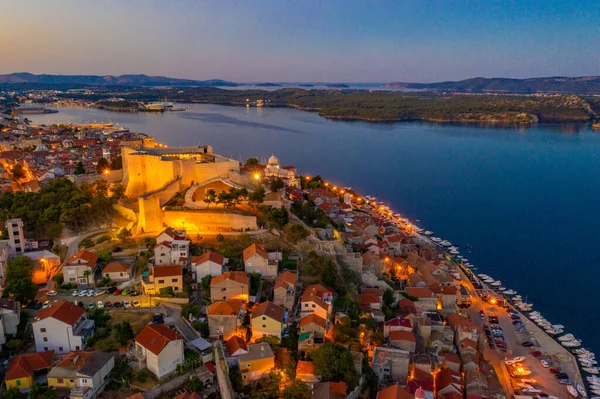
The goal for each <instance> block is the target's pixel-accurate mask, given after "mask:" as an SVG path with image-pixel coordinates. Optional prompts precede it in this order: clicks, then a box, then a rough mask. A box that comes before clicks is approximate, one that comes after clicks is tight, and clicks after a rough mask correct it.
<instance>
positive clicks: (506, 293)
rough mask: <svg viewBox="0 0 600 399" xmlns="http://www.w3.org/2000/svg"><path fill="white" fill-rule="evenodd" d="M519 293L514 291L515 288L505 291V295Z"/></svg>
mask: <svg viewBox="0 0 600 399" xmlns="http://www.w3.org/2000/svg"><path fill="white" fill-rule="evenodd" d="M516 293H517V291H513V290H506V291H504V292H503V294H504V295H515V294H516Z"/></svg>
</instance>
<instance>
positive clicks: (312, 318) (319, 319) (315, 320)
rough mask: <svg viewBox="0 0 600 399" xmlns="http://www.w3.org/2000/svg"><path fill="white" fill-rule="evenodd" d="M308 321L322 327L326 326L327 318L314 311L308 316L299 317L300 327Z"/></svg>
mask: <svg viewBox="0 0 600 399" xmlns="http://www.w3.org/2000/svg"><path fill="white" fill-rule="evenodd" d="M310 323H315V324H316V325H318V326H321V327H323V328H326V327H327V320H325V319H324V318H322V317H321V316H318V315H316V314H314V313H311V314H309V315H308V316H305V317H303V318H301V319H300V327H304V326H305V325H307V324H310Z"/></svg>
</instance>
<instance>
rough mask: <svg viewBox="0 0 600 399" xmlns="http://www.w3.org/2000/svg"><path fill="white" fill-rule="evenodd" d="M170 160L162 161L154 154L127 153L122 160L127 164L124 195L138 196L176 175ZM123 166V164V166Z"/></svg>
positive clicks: (156, 187)
mask: <svg viewBox="0 0 600 399" xmlns="http://www.w3.org/2000/svg"><path fill="white" fill-rule="evenodd" d="M174 163H175V162H172V161H163V160H162V159H161V157H159V156H155V155H143V154H138V155H128V156H127V159H126V160H125V159H124V160H123V165H125V164H127V189H126V190H125V195H127V196H128V197H138V196H140V195H142V194H144V193H145V192H148V191H152V190H157V189H159V188H161V187H162V186H164V185H165V184H166V183H167V182H169V181H171V180H173V179H174V178H175V177H177V174H176V173H174V168H173V164H174ZM124 167H125V166H124Z"/></svg>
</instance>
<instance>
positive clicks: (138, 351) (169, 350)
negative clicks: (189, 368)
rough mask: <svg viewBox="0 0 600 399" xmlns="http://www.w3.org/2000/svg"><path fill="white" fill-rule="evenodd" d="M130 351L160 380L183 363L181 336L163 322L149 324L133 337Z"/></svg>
mask: <svg viewBox="0 0 600 399" xmlns="http://www.w3.org/2000/svg"><path fill="white" fill-rule="evenodd" d="M131 353H132V354H133V355H134V356H135V357H136V358H137V359H138V361H139V362H140V363H145V364H146V367H147V368H148V370H149V371H150V372H151V373H152V374H154V375H155V376H156V378H158V379H159V380H160V379H162V378H164V377H165V376H167V375H169V374H171V373H174V372H176V371H177V366H178V365H179V364H183V337H182V336H181V335H179V333H178V332H177V331H176V330H172V329H170V328H169V327H167V326H165V325H164V324H149V325H147V326H146V327H144V328H143V329H142V331H140V333H139V334H138V335H137V336H136V337H135V339H134V343H133V347H132V348H131Z"/></svg>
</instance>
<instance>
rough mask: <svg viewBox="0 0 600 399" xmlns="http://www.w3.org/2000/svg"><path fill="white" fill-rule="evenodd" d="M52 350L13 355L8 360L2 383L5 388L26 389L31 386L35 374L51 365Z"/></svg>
mask: <svg viewBox="0 0 600 399" xmlns="http://www.w3.org/2000/svg"><path fill="white" fill-rule="evenodd" d="M52 359H54V351H43V352H37V353H27V354H25V355H16V356H13V357H12V358H11V359H10V361H9V362H8V368H7V369H6V375H5V376H4V383H5V384H6V388H7V389H11V388H18V389H19V390H21V391H22V390H26V389H29V388H30V387H31V385H32V384H33V381H34V377H35V375H36V374H39V373H40V372H43V371H46V370H48V369H50V367H52Z"/></svg>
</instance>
